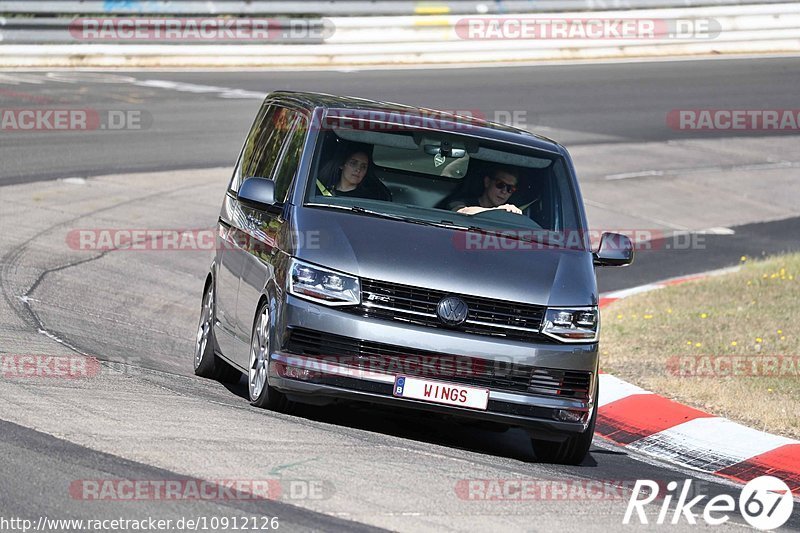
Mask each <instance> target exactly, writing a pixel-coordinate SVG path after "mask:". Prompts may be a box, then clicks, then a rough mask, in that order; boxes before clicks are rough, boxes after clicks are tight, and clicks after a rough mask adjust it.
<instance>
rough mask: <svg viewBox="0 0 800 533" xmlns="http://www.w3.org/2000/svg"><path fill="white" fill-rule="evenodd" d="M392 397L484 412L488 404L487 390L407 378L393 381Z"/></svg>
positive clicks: (399, 377)
mask: <svg viewBox="0 0 800 533" xmlns="http://www.w3.org/2000/svg"><path fill="white" fill-rule="evenodd" d="M394 395H395V396H397V397H399V398H410V399H412V400H423V401H426V402H433V403H443V404H446V405H456V406H458V407H467V408H469V409H481V410H483V411H485V410H486V406H487V405H488V404H489V390H488V389H479V388H476V387H466V386H464V385H453V384H451V383H442V382H441V381H428V380H427V379H417V378H411V377H408V376H397V377H396V378H395V379H394Z"/></svg>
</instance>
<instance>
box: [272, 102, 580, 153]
mask: <svg viewBox="0 0 800 533" xmlns="http://www.w3.org/2000/svg"><path fill="white" fill-rule="evenodd" d="M267 100H270V101H276V103H278V102H283V103H286V104H294V105H295V106H299V107H304V108H307V109H314V108H324V109H325V110H334V111H361V112H366V113H365V115H364V116H365V117H369V116H370V115H369V113H374V114H378V113H383V114H387V115H389V114H397V115H402V114H404V113H405V114H409V113H410V114H416V115H418V116H419V115H421V116H424V117H425V118H426V119H431V121H432V122H435V123H436V122H441V123H442V124H443V125H444V124H448V123H449V124H458V127H459V128H464V129H463V130H462V132H463V133H465V134H469V135H474V136H479V137H483V138H488V139H492V140H496V141H500V142H510V143H514V144H518V145H525V146H529V147H532V148H537V149H539V150H545V151H548V152H554V153H564V152H565V151H566V150H565V149H564V148H563V147H562V146H561V145H560V144H559V143H557V142H556V141H554V140H552V139H549V138H547V137H544V136H542V135H537V134H535V133H531V132H529V131H527V130H523V129H520V128H515V127H513V126H507V125H505V124H499V123H496V122H490V121H488V120H485V119H482V118H480V117H475V116H468V115H461V114H458V113H454V112H446V111H440V110H436V109H429V108H425V107H414V106H410V105H405V104H397V103H393V102H379V101H376V100H370V99H367V98H359V97H355V96H337V95H332V94H325V93H317V92H300V91H274V92H271V93H269V94H268V95H267ZM409 127H414V126H413V125H410V126H409ZM443 129H445V128H443ZM466 129H468V130H469V131H466Z"/></svg>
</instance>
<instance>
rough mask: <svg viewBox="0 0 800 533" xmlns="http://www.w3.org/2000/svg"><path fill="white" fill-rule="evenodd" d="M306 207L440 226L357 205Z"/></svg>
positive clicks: (317, 205)
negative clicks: (340, 210) (326, 208)
mask: <svg viewBox="0 0 800 533" xmlns="http://www.w3.org/2000/svg"><path fill="white" fill-rule="evenodd" d="M306 205H307V206H311V207H331V208H334V209H342V210H344V211H350V212H353V213H358V214H360V215H367V216H371V217H377V218H385V219H388V220H398V221H400V222H410V223H411V224H420V225H423V226H440V225H439V224H438V223H436V222H428V221H426V220H419V219H417V218H411V217H403V216H400V215H390V214H389V213H381V212H380V211H373V210H372V209H366V208H364V207H361V206H359V205H333V204H306Z"/></svg>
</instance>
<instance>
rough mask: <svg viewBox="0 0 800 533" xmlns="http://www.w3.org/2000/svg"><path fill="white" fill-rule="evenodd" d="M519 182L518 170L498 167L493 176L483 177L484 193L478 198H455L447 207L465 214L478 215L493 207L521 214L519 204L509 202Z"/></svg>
mask: <svg viewBox="0 0 800 533" xmlns="http://www.w3.org/2000/svg"><path fill="white" fill-rule="evenodd" d="M517 183H519V173H518V172H517V171H516V170H514V169H511V168H508V167H498V168H496V169H495V170H494V172H492V174H491V176H489V175H487V176H484V177H483V194H481V195H480V196H479V197H477V198H462V199H456V200H453V201H452V202H450V203H449V204H448V206H447V208H448V209H450V210H451V211H456V212H457V213H461V214H463V215H477V214H478V213H482V212H484V211H491V210H492V209H504V210H506V211H508V212H509V213H516V214H518V215H521V214H522V211H521V210H520V209H519V208H518V207H517V206H515V205H513V204H509V203H507V202H508V199H509V198H510V197H511V195H512V194H514V192H515V191H516V190H517Z"/></svg>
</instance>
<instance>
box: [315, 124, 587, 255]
mask: <svg viewBox="0 0 800 533" xmlns="http://www.w3.org/2000/svg"><path fill="white" fill-rule="evenodd" d="M309 180H310V181H309V183H308V186H307V187H306V198H305V205H307V206H311V207H320V208H334V209H350V210H353V211H355V212H358V213H362V214H371V215H375V216H386V217H391V218H396V219H398V220H402V221H406V222H417V223H425V224H433V225H443V226H447V227H453V228H457V229H463V230H465V231H474V232H491V233H502V234H503V235H506V236H508V237H511V238H515V239H521V240H531V241H535V242H540V243H546V244H547V245H549V246H556V247H568V248H573V249H580V250H584V249H587V248H588V243H586V242H585V239H584V237H583V236H584V233H585V232H584V231H582V226H581V217H580V215H579V210H578V208H577V202H576V195H575V193H574V191H573V187H572V180H571V177H570V174H569V171H568V169H567V167H566V165H565V162H564V160H563V158H562V157H561V156H560V155H557V154H552V153H549V152H539V151H536V150H533V149H526V148H524V147H519V146H514V145H508V144H502V143H498V142H493V141H489V140H486V139H482V138H476V137H471V136H469V135H465V134H462V133H453V132H449V131H443V132H435V131H421V130H416V131H409V130H406V131H398V130H393V131H376V130H374V129H365V128H361V129H348V128H340V127H331V128H328V129H326V131H323V132H321V133H320V136H319V140H318V142H317V147H316V150H315V156H314V162H313V164H312V167H311V173H310V177H309Z"/></svg>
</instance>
